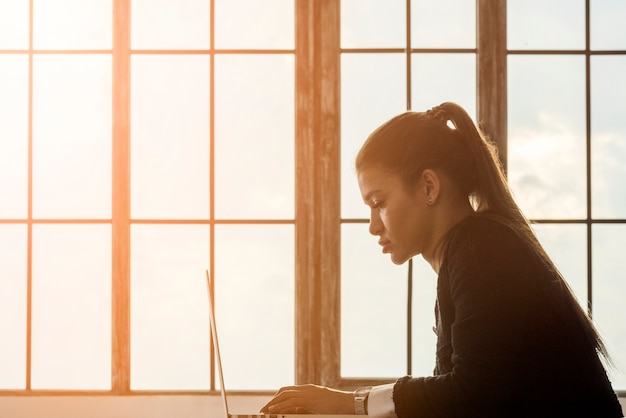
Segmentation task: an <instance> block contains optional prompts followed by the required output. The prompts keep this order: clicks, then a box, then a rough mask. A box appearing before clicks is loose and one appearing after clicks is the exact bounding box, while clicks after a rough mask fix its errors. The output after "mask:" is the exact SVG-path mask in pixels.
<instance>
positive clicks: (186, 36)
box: [130, 0, 211, 49]
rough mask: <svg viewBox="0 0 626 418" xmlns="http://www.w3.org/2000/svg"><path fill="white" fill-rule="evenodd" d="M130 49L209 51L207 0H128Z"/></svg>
mask: <svg viewBox="0 0 626 418" xmlns="http://www.w3.org/2000/svg"><path fill="white" fill-rule="evenodd" d="M130 6H131V8H130V15H131V19H132V22H131V47H132V48H133V49H209V48H210V45H211V44H210V43H211V38H210V29H211V26H210V23H209V18H210V1H209V0H185V1H180V0H132V1H130Z"/></svg>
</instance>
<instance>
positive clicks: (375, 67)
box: [341, 54, 407, 218]
mask: <svg viewBox="0 0 626 418" xmlns="http://www.w3.org/2000/svg"><path fill="white" fill-rule="evenodd" d="M406 101H407V93H406V59H405V56H404V55H403V54H343V55H342V56H341V216H342V217H344V218H369V212H368V209H367V207H366V206H365V205H364V204H363V199H362V198H361V193H360V192H359V187H358V183H357V179H356V176H355V173H354V159H355V157H356V154H357V152H358V151H359V149H360V148H361V145H363V142H365V139H366V138H367V137H368V135H369V134H370V133H371V132H372V131H373V130H374V129H376V128H377V127H378V126H379V125H380V124H382V123H383V122H385V121H386V120H387V119H389V118H391V117H392V116H395V115H396V114H399V113H402V112H404V111H405V110H406Z"/></svg>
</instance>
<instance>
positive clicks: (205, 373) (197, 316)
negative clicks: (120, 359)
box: [130, 225, 210, 390]
mask: <svg viewBox="0 0 626 418" xmlns="http://www.w3.org/2000/svg"><path fill="white" fill-rule="evenodd" d="M208 260H209V227H208V225H132V227H131V273H130V274H131V293H130V294H131V312H130V313H131V315H130V318H131V324H130V325H131V344H130V347H131V354H130V355H131V388H132V389H137V390H141V389H146V390H149V389H154V390H167V389H170V390H174V389H176V390H184V389H189V390H194V389H208V387H209V377H210V375H209V317H208V312H209V310H208V301H207V297H208V294H207V288H206V279H205V275H204V269H206V268H208V267H209V263H208ZM155 347H158V349H155Z"/></svg>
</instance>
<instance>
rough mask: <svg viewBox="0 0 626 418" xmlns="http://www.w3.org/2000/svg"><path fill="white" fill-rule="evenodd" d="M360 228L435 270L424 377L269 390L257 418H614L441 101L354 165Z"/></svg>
mask: <svg viewBox="0 0 626 418" xmlns="http://www.w3.org/2000/svg"><path fill="white" fill-rule="evenodd" d="M356 170H357V175H358V182H359V187H360V190H361V194H362V196H363V200H364V201H365V203H366V204H367V205H368V206H369V207H370V208H371V220H370V227H369V230H370V233H371V234H372V235H375V236H378V237H379V240H378V243H379V244H380V245H381V246H382V251H383V252H384V253H388V254H390V256H391V260H392V261H393V262H394V263H396V264H401V263H404V262H405V261H407V260H408V259H410V258H411V257H413V256H416V255H418V254H421V255H422V256H423V257H424V259H425V260H426V261H428V262H429V263H430V265H431V266H432V268H433V269H434V270H435V272H437V274H438V279H437V302H436V307H435V314H436V323H437V327H436V330H437V357H436V367H435V372H434V376H431V377H411V376H406V377H403V378H401V379H399V380H398V381H397V382H395V383H394V384H390V385H382V386H376V387H374V388H364V389H363V390H357V391H356V392H354V393H353V392H347V391H340V390H335V389H330V388H325V387H321V386H315V385H303V386H292V387H286V388H282V389H281V390H280V391H279V392H278V393H277V394H276V396H275V397H274V398H273V399H272V400H271V401H270V402H269V403H268V404H267V405H266V406H265V407H263V409H262V410H263V411H264V412H270V413H288V412H296V413H298V412H300V413H327V414H328V413H331V414H332V413H335V414H340V413H342V414H350V413H355V412H356V413H363V412H366V413H368V414H369V415H370V416H377V417H399V418H403V417H431V416H432V417H435V416H436V417H461V416H468V417H483V416H489V417H539V416H546V417H548V416H549V417H557V416H564V417H579V416H580V417H583V416H584V417H621V416H623V415H622V410H621V406H620V404H619V401H618V400H617V397H616V395H615V393H614V391H613V389H612V387H611V383H610V382H609V380H608V378H607V374H606V372H605V369H604V367H603V363H602V361H601V357H603V358H604V359H605V360H608V355H607V352H606V349H605V347H604V345H603V343H602V340H601V338H600V336H599V335H598V333H597V331H596V330H595V328H594V326H593V324H592V323H591V321H590V320H589V318H588V317H587V316H586V314H585V312H584V311H583V310H582V309H581V307H580V305H579V304H578V302H577V301H576V299H575V298H574V296H573V294H572V292H571V290H570V289H569V287H568V285H567V284H566V282H565V281H564V280H563V278H562V277H561V275H560V273H559V272H558V271H557V269H556V267H555V266H554V264H553V262H552V261H551V260H550V258H549V257H548V255H547V254H546V253H545V251H544V250H543V248H542V247H541V245H540V244H539V242H538V240H537V238H536V237H535V235H534V233H533V231H532V229H531V227H530V225H529V223H528V221H527V219H526V218H525V217H524V215H523V214H522V213H521V211H520V209H519V207H518V206H517V204H516V203H515V201H514V199H513V197H512V195H511V192H510V190H509V189H508V186H507V182H506V179H505V176H504V174H503V171H502V168H501V166H500V165H499V160H498V157H497V155H496V150H495V148H494V147H493V146H492V144H490V143H489V142H488V141H487V140H486V139H485V137H484V136H483V135H482V134H481V133H480V131H479V130H478V129H477V127H476V126H475V125H474V123H473V122H472V120H471V119H470V117H469V116H468V114H467V113H466V112H465V111H464V110H463V109H462V108H461V107H460V106H458V105H456V104H454V103H444V104H442V105H440V106H438V107H436V108H434V109H432V110H429V111H427V112H425V113H418V112H407V113H404V114H401V115H399V116H396V117H395V118H393V119H391V120H389V121H388V122H386V123H385V124H383V125H382V126H381V127H379V128H378V129H377V130H376V131H374V132H373V133H372V134H371V135H370V137H369V138H368V139H367V141H366V142H365V143H364V145H363V147H362V148H361V150H360V151H359V154H358V155H357V158H356Z"/></svg>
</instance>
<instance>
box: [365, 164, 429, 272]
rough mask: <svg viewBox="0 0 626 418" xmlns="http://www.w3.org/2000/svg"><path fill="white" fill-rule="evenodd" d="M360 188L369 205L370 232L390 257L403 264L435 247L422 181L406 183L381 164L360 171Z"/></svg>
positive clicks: (393, 260)
mask: <svg viewBox="0 0 626 418" xmlns="http://www.w3.org/2000/svg"><path fill="white" fill-rule="evenodd" d="M358 181H359V188H360V189H361V196H362V197H363V201H364V202H365V204H366V205H368V206H369V207H370V213H371V215H370V227H369V232H370V234H372V235H374V236H378V237H379V239H378V244H379V245H380V246H382V247H383V249H382V251H383V253H385V254H390V256H391V261H392V262H393V263H395V264H402V263H404V262H405V261H407V260H408V259H409V258H411V257H413V256H415V255H418V254H422V253H424V251H429V250H431V249H432V247H433V228H432V225H433V222H432V220H431V212H432V211H431V209H432V208H430V207H429V204H428V193H427V190H426V188H425V187H424V185H423V184H422V183H423V182H421V181H419V182H417V183H416V185H415V187H411V188H409V187H407V186H406V185H405V184H404V183H403V182H402V179H401V178H400V176H399V175H397V174H394V173H390V172H389V171H387V170H384V169H382V168H380V167H372V168H367V169H364V170H362V171H360V172H359V175H358Z"/></svg>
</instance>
